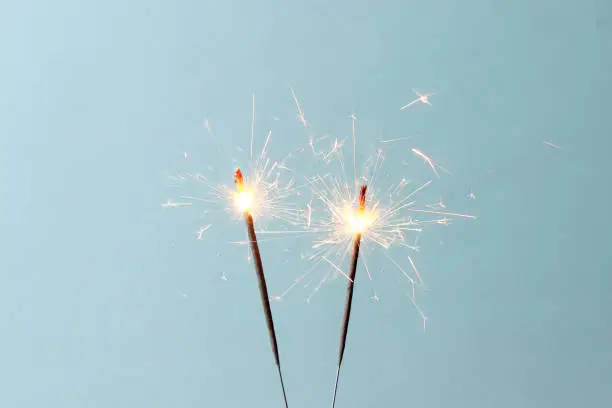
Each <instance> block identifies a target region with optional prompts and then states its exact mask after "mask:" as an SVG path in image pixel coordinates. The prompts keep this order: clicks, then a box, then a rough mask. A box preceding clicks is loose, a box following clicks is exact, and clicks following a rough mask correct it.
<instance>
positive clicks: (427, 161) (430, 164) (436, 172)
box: [410, 148, 440, 178]
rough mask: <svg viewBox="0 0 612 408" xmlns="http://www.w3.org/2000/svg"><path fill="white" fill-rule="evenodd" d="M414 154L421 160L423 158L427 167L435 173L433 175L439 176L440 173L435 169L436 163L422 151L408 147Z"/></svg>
mask: <svg viewBox="0 0 612 408" xmlns="http://www.w3.org/2000/svg"><path fill="white" fill-rule="evenodd" d="M410 150H411V151H412V152H413V153H414V154H416V155H417V156H419V157H420V158H422V159H423V160H425V162H426V163H427V164H429V167H431V170H433V172H434V173H435V175H436V176H437V177H438V178H440V174H439V173H438V170H436V164H434V162H433V160H431V158H429V157H428V156H427V155H426V154H425V153H423V152H422V151H420V150H419V149H416V148H412V149H410Z"/></svg>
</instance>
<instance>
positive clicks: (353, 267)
mask: <svg viewBox="0 0 612 408" xmlns="http://www.w3.org/2000/svg"><path fill="white" fill-rule="evenodd" d="M366 189H367V186H365V185H363V186H361V191H360V193H359V212H358V214H363V212H364V210H365V196H366ZM362 232H363V231H362V230H361V229H357V231H356V232H355V239H354V240H353V256H352V257H351V264H350V269H349V280H348V283H347V285H346V301H345V306H344V320H343V321H342V331H341V332H340V347H339V350H338V368H337V370H336V382H335V384H334V396H333V399H332V408H334V407H335V405H336V393H337V391H338V379H339V377H340V366H341V365H342V358H343V357H344V348H345V346H346V335H347V333H348V325H349V320H350V319H351V306H352V304H353V287H354V286H355V274H356V273H357V259H358V258H359V247H360V245H361V234H362Z"/></svg>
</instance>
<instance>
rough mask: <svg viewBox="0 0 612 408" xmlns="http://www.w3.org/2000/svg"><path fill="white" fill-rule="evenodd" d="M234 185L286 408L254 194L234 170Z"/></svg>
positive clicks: (237, 170) (240, 174)
mask: <svg viewBox="0 0 612 408" xmlns="http://www.w3.org/2000/svg"><path fill="white" fill-rule="evenodd" d="M234 183H235V184H236V190H237V191H236V195H235V203H236V207H237V208H238V209H239V210H240V211H241V212H242V213H243V214H244V219H245V222H246V226H247V232H248V235H249V244H250V247H251V253H252V255H253V261H254V265H255V273H256V274H257V280H258V282H259V293H260V295H261V303H262V305H263V308H264V314H265V316H266V324H267V326H268V333H269V335H270V344H271V345H272V353H273V354H274V362H275V363H276V367H277V369H278V376H279V378H280V382H281V387H282V389H283V398H284V400H285V407H286V408H288V407H289V404H288V403H287V394H286V393H285V384H284V382H283V374H282V372H281V365H280V357H279V353H278V344H277V342H276V333H275V331H274V320H273V319H272V310H271V309H270V298H269V296H268V287H267V285H266V277H265V275H264V270H263V264H262V262H261V255H260V253H259V245H258V244H257V235H256V234H255V226H254V224H253V216H252V215H251V207H252V206H253V201H254V194H255V192H254V191H252V190H249V189H248V188H246V187H245V185H244V180H243V177H242V172H241V171H240V169H236V172H235V174H234Z"/></svg>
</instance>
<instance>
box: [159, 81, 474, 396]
mask: <svg viewBox="0 0 612 408" xmlns="http://www.w3.org/2000/svg"><path fill="white" fill-rule="evenodd" d="M291 92H292V95H293V98H294V99H295V101H296V105H297V107H298V118H299V119H300V121H301V122H302V123H303V125H304V127H305V128H309V126H310V125H309V123H308V122H307V121H306V119H305V118H304V113H303V111H302V109H301V107H300V104H299V102H298V101H297V98H296V96H295V92H294V91H293V89H292V88H291ZM418 95H419V99H417V100H415V101H413V102H411V103H410V104H408V105H406V106H404V107H402V109H405V108H407V107H408V106H410V105H411V104H413V103H416V102H418V101H421V102H423V103H428V99H427V98H428V97H429V96H431V94H429V95H420V94H418ZM351 119H352V123H353V127H352V130H353V132H352V139H353V172H354V173H355V174H354V175H355V187H357V186H358V185H359V184H362V185H361V188H360V189H359V193H358V195H357V196H358V200H356V201H357V211H354V210H353V208H352V207H353V205H354V204H355V200H354V199H352V198H351V197H354V195H353V192H352V189H351V188H349V183H346V182H344V181H342V180H343V179H341V178H336V177H335V176H333V175H329V174H328V175H325V176H320V175H319V176H317V177H314V178H310V179H309V178H307V185H309V186H310V187H311V188H312V190H313V191H312V192H313V194H314V196H316V197H317V198H318V199H320V201H321V202H322V203H323V205H324V206H325V208H326V210H327V213H328V215H329V217H327V218H325V219H324V220H323V221H322V222H320V221H319V220H316V221H315V219H314V218H313V219H311V212H312V207H311V204H312V201H311V202H310V203H309V204H308V205H307V208H308V212H307V216H306V217H305V218H306V221H305V222H303V220H301V218H302V215H304V214H302V213H300V211H298V210H296V209H295V208H293V207H286V206H284V205H282V204H281V202H282V201H283V200H284V199H285V198H287V197H289V196H291V195H293V194H295V193H296V192H295V188H294V187H293V178H292V179H291V181H290V182H289V183H288V184H287V185H285V183H281V182H280V181H279V174H278V172H277V171H278V170H281V169H282V170H288V171H293V170H292V169H290V168H288V167H287V166H286V163H285V160H286V159H287V158H290V157H293V156H292V155H291V154H290V155H288V156H287V157H286V158H285V159H284V160H283V161H281V162H275V161H271V160H270V159H269V158H268V157H267V148H268V142H269V141H270V136H271V133H272V131H271V130H270V131H269V132H268V135H267V137H266V140H265V143H264V146H263V149H262V151H261V154H260V155H259V156H258V157H257V158H256V159H255V163H254V164H255V166H254V168H253V169H252V171H253V174H251V175H250V176H251V177H252V178H249V177H247V178H246V180H245V179H244V178H243V174H242V172H241V170H240V169H236V170H235V173H234V184H235V190H234V191H233V192H232V191H231V190H230V191H229V193H230V194H229V196H230V197H231V201H233V204H234V205H235V207H237V209H238V210H239V212H240V213H241V214H242V216H243V217H244V220H245V223H246V227H247V233H248V245H249V247H250V252H251V255H252V259H253V264H254V268H255V273H256V275H257V279H258V284H259V291H260V296H261V302H262V306H263V309H264V315H265V318H266V324H267V328H268V333H269V337H270V343H271V347H272V352H273V355H274V361H275V364H276V366H277V370H278V375H279V379H280V383H281V387H282V393H283V399H284V404H285V407H286V408H288V402H287V395H286V391H285V385H284V381H283V376H282V371H281V364H280V357H279V351H278V343H277V339H276V333H275V329H274V321H273V318H272V311H271V307H270V297H269V294H268V289H267V284H266V279H265V275H264V269H263V263H262V259H261V254H260V249H259V245H258V241H257V235H256V233H255V227H254V217H255V218H258V219H259V217H260V216H261V215H267V216H272V217H273V218H278V219H282V220H283V221H286V222H289V223H290V224H293V225H296V226H300V225H301V226H302V227H304V230H302V229H299V230H297V231H266V230H262V231H260V232H261V233H284V232H296V233H301V232H315V233H323V234H325V235H324V238H323V239H321V240H318V241H317V242H316V243H315V244H314V246H313V249H315V252H316V253H315V254H314V255H313V256H312V257H310V259H311V260H312V259H317V260H318V261H317V264H318V263H319V262H320V261H326V262H327V263H329V264H331V265H332V266H333V267H334V269H335V270H336V271H337V272H339V273H341V274H342V275H343V276H344V277H345V278H347V290H346V300H345V307H344V318H343V321H342V326H341V333H340V344H339V350H338V362H337V371H336V377H335V383H334V389H333V399H332V408H334V407H335V403H336V395H337V391H338V382H339V377H340V370H341V366H342V361H343V356H344V351H345V348H346V341H347V334H348V326H349V321H350V316H351V307H352V300H353V289H354V284H355V276H356V272H357V265H358V260H359V253H360V248H361V247H362V246H364V245H366V244H367V243H368V242H371V243H374V244H375V245H376V246H379V247H382V248H384V249H389V247H391V246H393V245H399V246H402V247H407V248H413V247H411V246H410V245H408V244H405V243H404V233H407V232H410V231H421V229H420V228H418V226H419V225H420V224H423V223H425V222H430V223H438V224H443V225H446V224H447V223H448V221H449V218H446V216H458V217H465V218H475V217H473V216H470V215H465V214H458V213H451V212H445V211H440V210H439V209H440V208H445V207H444V206H443V204H442V202H441V201H440V203H439V207H438V205H437V204H436V206H435V207H434V206H428V207H429V209H416V208H413V207H412V206H413V205H414V203H415V202H414V201H412V197H413V196H414V195H415V194H416V193H417V192H419V191H420V190H422V189H424V188H426V187H427V186H428V185H429V184H430V183H431V181H429V182H427V183H425V184H423V185H421V186H419V187H417V188H416V189H415V190H413V191H412V192H411V193H409V194H407V195H404V194H403V189H404V188H405V187H406V186H407V185H408V183H409V181H407V180H405V179H402V181H401V182H400V183H399V184H398V185H396V186H392V187H391V188H390V189H389V190H388V191H387V192H386V193H385V194H387V195H388V196H389V197H388V199H389V204H390V205H383V206H381V203H380V201H378V200H377V199H376V198H375V194H374V193H373V192H376V185H375V179H376V175H377V173H378V172H377V170H378V169H379V168H380V166H381V165H382V161H383V160H384V156H383V154H382V150H381V149H379V151H378V154H377V156H376V160H375V161H372V162H370V163H369V166H373V167H374V172H373V174H372V176H371V177H370V178H364V179H362V182H361V183H358V182H357V171H356V168H355V162H356V136H355V122H356V117H355V116H354V115H351ZM254 123H255V97H254V96H253V118H252V122H251V143H250V156H251V160H253V146H254ZM206 128H207V130H208V133H209V135H210V136H211V137H212V139H213V140H215V141H216V138H215V137H214V136H213V133H212V130H211V129H210V125H209V123H208V122H206ZM324 138H325V137H322V138H320V140H323V139H324ZM309 139H310V142H309V145H310V148H311V149H312V152H313V154H314V155H315V157H322V158H323V160H325V161H327V162H330V161H331V160H332V159H333V158H334V157H336V158H337V159H338V162H339V164H340V166H341V169H342V172H341V175H342V176H343V178H344V179H346V173H345V167H344V161H343V160H342V157H341V152H340V150H341V147H342V145H343V141H338V139H336V140H335V141H334V143H333V146H332V149H331V151H330V152H328V153H326V152H321V151H317V150H318V149H316V148H315V143H317V142H319V141H320V140H319V139H317V140H314V138H313V137H312V136H309ZM397 140H400V139H397ZM393 141H396V140H385V141H382V142H383V143H387V142H393ZM304 150H305V149H304V148H301V149H298V150H297V151H298V152H303V151H304ZM307 150H308V149H306V151H307ZM412 152H413V153H414V154H416V155H417V156H419V157H421V158H423V159H424V160H425V161H426V162H427V163H428V164H429V166H430V167H431V168H432V170H433V172H434V173H435V175H436V176H437V177H440V175H439V173H438V172H437V168H438V167H439V168H440V169H443V168H442V167H441V166H439V165H438V164H437V163H435V162H434V161H433V160H432V159H430V158H429V157H428V156H426V155H425V154H423V153H422V152H421V151H420V150H418V149H412ZM185 159H187V155H186V154H185ZM443 170H444V169H443ZM275 172H276V176H275V177H274V175H273V174H274V173H275ZM188 176H189V177H191V178H194V179H196V180H197V181H199V182H202V183H204V184H205V185H207V186H208V187H209V188H211V193H212V196H213V197H212V198H199V197H192V196H181V198H184V199H189V200H198V201H204V202H213V203H216V202H219V200H220V201H221V202H223V201H225V200H224V199H226V198H228V195H227V193H228V191H227V189H226V188H225V187H222V186H217V185H215V184H214V183H212V182H211V181H210V180H209V179H208V178H207V177H206V176H204V175H202V174H195V175H194V174H189V175H188ZM272 178H273V181H270V180H271V179H272ZM177 180H185V178H184V177H183V176H179V177H178V178H177ZM366 183H367V185H368V186H369V189H370V191H371V192H370V194H369V197H370V198H369V199H368V211H366V192H367V191H368V188H367V187H366V185H365V184H366ZM349 196H350V197H349ZM349 202H350V203H351V204H350V207H351V208H348V207H346V204H347V203H349ZM184 205H191V203H187V202H185V203H174V202H171V201H168V203H166V204H162V206H164V207H179V206H184ZM262 212H263V213H265V214H262ZM405 212H416V213H421V214H436V215H441V216H444V218H443V219H438V220H431V221H422V220H421V221H419V220H416V219H413V218H412V217H406V216H405V215H403V214H404V213H405ZM264 218H265V217H264ZM311 222H312V225H311ZM209 227H210V225H207V226H206V227H204V228H203V229H201V230H200V232H199V236H198V238H199V239H201V235H202V232H203V231H205V230H206V229H208V228H209ZM366 232H367V234H366ZM362 238H363V239H362ZM345 245H346V246H345ZM342 248H345V250H342ZM351 248H352V256H351V259H350V266H349V271H348V273H346V274H345V273H344V272H342V271H341V270H340V268H339V267H338V266H337V265H336V264H335V263H334V262H332V261H330V260H329V259H328V257H330V256H334V255H341V256H342V257H344V255H345V254H348V253H349V252H350V251H351ZM363 255H364V256H365V254H363ZM364 256H363V257H362V258H363V259H364V261H363V263H364V268H365V270H366V272H367V274H368V276H369V277H370V279H372V278H371V275H370V272H369V270H368V266H367V263H366V262H365V257H364ZM389 259H391V258H389ZM408 260H409V261H410V263H411V265H412V268H413V270H414V272H415V273H416V275H417V277H416V279H413V278H411V277H410V276H409V275H408V274H407V273H406V271H404V269H403V268H402V267H401V266H399V264H398V263H396V262H395V261H393V259H391V261H392V262H393V263H394V264H395V266H396V267H398V268H399V270H400V271H401V272H402V274H403V275H404V276H405V277H406V278H407V279H408V280H409V281H410V283H411V285H412V303H413V304H414V306H415V307H416V308H417V310H418V311H419V313H420V314H421V317H422V318H423V324H424V325H425V321H426V317H425V316H424V314H423V313H422V311H421V310H420V308H419V307H418V305H417V304H416V301H415V297H414V289H415V286H418V284H422V281H421V277H420V275H419V273H418V271H417V270H416V267H415V266H414V263H413V261H412V259H411V258H410V257H408ZM315 266H316V265H315ZM313 269H314V267H313ZM311 271H312V269H311V270H310V271H309V272H307V273H306V274H305V275H304V276H302V277H300V278H299V279H296V280H295V282H294V283H293V284H292V285H291V286H290V288H289V289H287V290H286V291H285V292H284V293H283V294H282V295H281V296H275V297H274V299H277V300H280V299H281V298H282V297H283V296H284V295H285V294H286V293H287V292H289V290H291V288H292V287H294V286H295V285H297V284H298V283H299V282H300V281H301V280H302V278H303V277H305V276H306V275H307V274H308V273H310V272H311ZM328 277H329V275H326V277H325V278H323V279H322V280H321V281H320V282H319V284H318V285H317V287H316V288H315V289H314V291H315V292H316V291H318V289H319V288H320V287H321V285H322V284H323V283H324V282H325V281H326V280H327V278H328ZM417 279H418V282H417ZM309 299H310V297H309V298H308V299H307V300H309Z"/></svg>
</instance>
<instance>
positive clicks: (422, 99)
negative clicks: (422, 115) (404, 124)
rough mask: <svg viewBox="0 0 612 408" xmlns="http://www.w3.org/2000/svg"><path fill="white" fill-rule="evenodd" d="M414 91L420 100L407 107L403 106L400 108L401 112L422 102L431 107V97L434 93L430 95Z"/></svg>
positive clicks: (409, 103) (408, 104)
mask: <svg viewBox="0 0 612 408" xmlns="http://www.w3.org/2000/svg"><path fill="white" fill-rule="evenodd" d="M412 91H413V92H414V93H415V94H417V96H418V98H416V99H415V100H413V101H410V102H408V103H407V104H406V105H404V106H402V107H401V108H400V110H401V111H403V110H404V109H408V108H409V107H410V106H412V105H414V104H415V103H417V102H421V103H424V104H426V105H429V106H431V103H430V102H429V97H430V96H434V95H435V94H434V93H430V94H420V93H419V92H418V91H417V90H416V89H414V88H413V89H412Z"/></svg>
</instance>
